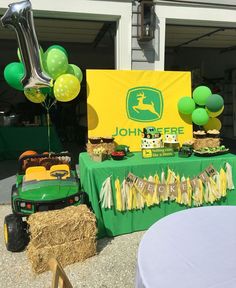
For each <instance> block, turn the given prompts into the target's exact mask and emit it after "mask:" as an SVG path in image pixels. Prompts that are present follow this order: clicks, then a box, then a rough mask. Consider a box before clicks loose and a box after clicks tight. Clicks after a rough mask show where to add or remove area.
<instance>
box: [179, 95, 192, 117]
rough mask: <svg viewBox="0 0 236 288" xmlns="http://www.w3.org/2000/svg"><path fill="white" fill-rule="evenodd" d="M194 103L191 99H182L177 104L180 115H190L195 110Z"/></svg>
mask: <svg viewBox="0 0 236 288" xmlns="http://www.w3.org/2000/svg"><path fill="white" fill-rule="evenodd" d="M195 106H196V105H195V102H194V101H193V99H192V98H191V97H188V96H186V97H182V98H181V99H180V100H179V102H178V110H179V112H180V113H182V114H191V113H192V112H193V110H194V109H195Z"/></svg>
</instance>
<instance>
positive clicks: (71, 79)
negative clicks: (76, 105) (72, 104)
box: [53, 74, 80, 102]
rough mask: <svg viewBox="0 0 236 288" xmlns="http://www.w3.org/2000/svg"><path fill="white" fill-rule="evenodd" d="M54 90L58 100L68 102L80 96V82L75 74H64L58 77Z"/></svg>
mask: <svg viewBox="0 0 236 288" xmlns="http://www.w3.org/2000/svg"><path fill="white" fill-rule="evenodd" d="M53 91H54V95H55V98H56V99H57V100H58V101H61V102H68V101H71V100H73V99H75V98H76V97H77V96H78V94H79V92H80V82H79V80H78V78H77V77H76V76H74V75H71V74H62V75H61V76H59V77H58V78H57V79H56V81H55V83H54V87H53Z"/></svg>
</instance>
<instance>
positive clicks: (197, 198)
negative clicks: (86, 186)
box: [100, 163, 234, 211]
mask: <svg viewBox="0 0 236 288" xmlns="http://www.w3.org/2000/svg"><path fill="white" fill-rule="evenodd" d="M114 187H115V201H114V202H115V203H116V205H115V208H116V210H117V211H128V210H134V209H143V208H145V207H150V206H153V205H158V204H159V203H160V202H164V201H175V202H176V203H179V204H182V205H185V206H189V207H191V206H201V205H203V204H204V203H209V204H212V203H214V202H215V201H217V200H219V199H221V198H222V197H225V196H226V193H227V190H233V189H234V183H233V179H232V167H231V165H230V164H229V163H226V165H225V167H224V168H221V169H220V171H217V170H216V169H215V168H214V167H213V166H212V165H209V166H208V167H207V168H206V169H205V170H204V171H202V172H201V173H200V174H199V175H198V176H196V177H194V178H192V179H190V178H189V177H185V176H182V177H180V175H179V174H176V173H175V172H174V171H172V170H171V169H170V168H168V171H167V175H165V172H164V171H162V172H161V175H160V177H159V175H158V174H157V173H156V174H155V175H154V176H149V177H148V179H147V178H146V177H144V178H140V177H137V176H135V175H134V174H132V173H128V175H127V177H126V178H125V179H124V180H123V181H122V183H121V182H120V180H119V179H118V178H117V179H115V183H114ZM112 195H113V191H112V185H111V177H108V178H107V179H106V180H105V181H104V182H103V184H102V189H101V191H100V202H101V203H102V205H101V206H102V208H108V209H110V208H112V206H113V196H112Z"/></svg>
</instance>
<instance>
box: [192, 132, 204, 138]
mask: <svg viewBox="0 0 236 288" xmlns="http://www.w3.org/2000/svg"><path fill="white" fill-rule="evenodd" d="M193 137H194V138H197V139H201V138H205V137H206V132H205V131H204V130H198V131H194V132H193Z"/></svg>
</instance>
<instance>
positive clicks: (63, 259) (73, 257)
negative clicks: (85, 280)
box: [27, 238, 96, 274]
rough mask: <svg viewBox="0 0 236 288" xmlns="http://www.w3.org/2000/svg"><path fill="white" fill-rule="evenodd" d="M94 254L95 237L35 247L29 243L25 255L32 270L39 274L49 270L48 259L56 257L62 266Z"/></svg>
mask: <svg viewBox="0 0 236 288" xmlns="http://www.w3.org/2000/svg"><path fill="white" fill-rule="evenodd" d="M95 254H96V238H87V239H83V240H75V241H71V242H66V243H64V244H61V245H55V246H45V247H43V248H36V247H35V246H34V245H33V244H32V243H29V245H28V248H27V256H28V259H29V261H30V262H31V265H32V270H33V271H34V272H35V273H37V274H39V273H42V272H45V271H47V270H49V267H48V261H49V259H50V258H52V257H53V258H56V259H57V260H58V261H59V262H60V264H61V265H62V267H65V266H66V265H69V264H73V263H75V262H78V261H83V260H85V259H87V258H89V257H91V256H93V255H95Z"/></svg>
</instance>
